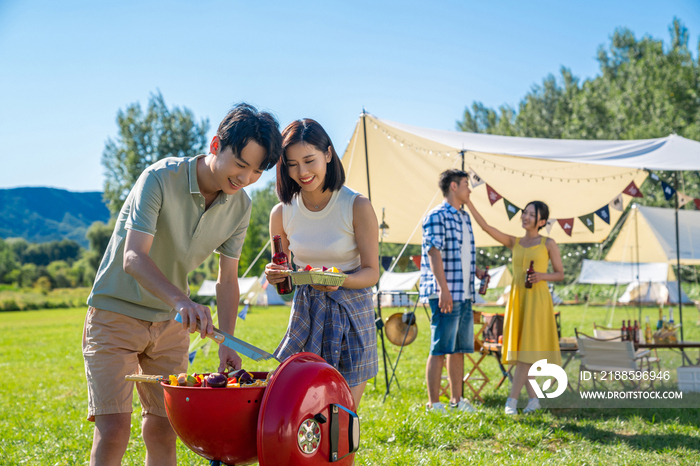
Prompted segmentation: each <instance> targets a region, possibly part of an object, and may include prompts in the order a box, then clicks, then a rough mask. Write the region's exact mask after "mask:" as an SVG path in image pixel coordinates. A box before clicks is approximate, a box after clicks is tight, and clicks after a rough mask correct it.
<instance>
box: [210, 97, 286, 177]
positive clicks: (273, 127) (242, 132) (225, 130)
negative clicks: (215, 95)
mask: <svg viewBox="0 0 700 466" xmlns="http://www.w3.org/2000/svg"><path fill="white" fill-rule="evenodd" d="M216 135H217V136H218V137H219V140H220V141H221V148H220V150H221V151H223V150H224V149H226V148H227V147H231V150H232V151H233V154H234V155H235V156H236V157H237V158H239V157H240V156H241V151H242V150H243V148H244V147H245V146H246V145H247V144H248V143H249V142H250V141H255V142H256V143H258V144H260V146H261V147H262V148H263V149H265V159H264V160H263V162H262V164H261V165H260V169H261V170H269V169H270V168H272V167H274V166H275V164H276V163H277V161H278V160H279V158H280V156H281V155H282V135H281V134H280V126H279V123H277V119H276V118H275V117H274V116H272V114H270V113H268V112H260V111H258V109H256V108H255V107H253V106H252V105H249V104H246V103H240V104H236V105H235V106H234V107H233V108H232V109H231V110H230V111H229V112H228V114H227V115H226V117H225V118H224V119H223V120H222V121H221V124H220V125H219V129H217V130H216Z"/></svg>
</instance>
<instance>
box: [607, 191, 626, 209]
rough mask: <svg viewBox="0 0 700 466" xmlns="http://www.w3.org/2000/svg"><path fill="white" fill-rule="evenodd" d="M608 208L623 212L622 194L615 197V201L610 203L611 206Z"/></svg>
mask: <svg viewBox="0 0 700 466" xmlns="http://www.w3.org/2000/svg"><path fill="white" fill-rule="evenodd" d="M608 206H610V207H612V208H613V209H615V210H619V211H620V212H622V206H623V204H622V194H618V195H617V197H615V199H613V200H612V201H610V204H608Z"/></svg>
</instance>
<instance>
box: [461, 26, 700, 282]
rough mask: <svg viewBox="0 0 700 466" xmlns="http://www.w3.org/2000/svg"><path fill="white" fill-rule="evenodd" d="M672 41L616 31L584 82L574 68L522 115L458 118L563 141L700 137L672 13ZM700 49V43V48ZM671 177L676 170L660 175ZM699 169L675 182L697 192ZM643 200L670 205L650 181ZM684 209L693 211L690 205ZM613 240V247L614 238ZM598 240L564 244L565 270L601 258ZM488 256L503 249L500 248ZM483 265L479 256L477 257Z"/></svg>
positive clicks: (697, 68) (474, 125)
mask: <svg viewBox="0 0 700 466" xmlns="http://www.w3.org/2000/svg"><path fill="white" fill-rule="evenodd" d="M669 31H670V44H669V45H667V46H666V45H664V43H663V41H662V40H658V39H654V38H652V37H650V36H644V37H642V38H641V39H637V38H636V37H635V35H634V34H633V33H632V32H631V31H630V30H628V29H617V30H616V31H614V33H613V34H612V36H611V37H610V42H609V44H608V45H607V47H606V46H601V47H600V48H599V49H598V62H599V64H600V74H599V75H598V76H596V77H594V78H591V79H587V80H585V81H583V82H580V81H579V80H578V79H577V78H576V77H575V76H574V75H573V74H572V73H571V71H570V70H569V69H567V68H562V69H561V70H560V76H559V77H555V76H553V75H549V76H547V77H546V78H545V79H544V80H543V81H542V84H541V85H535V86H533V87H532V89H531V90H530V91H529V92H528V93H527V94H526V95H525V97H524V98H523V99H522V100H521V102H520V104H519V106H518V111H517V113H514V112H512V111H511V112H509V111H508V107H501V108H500V109H499V110H498V111H496V110H494V109H490V108H487V107H484V106H483V105H482V104H480V103H478V102H474V103H473V104H472V107H471V109H470V108H466V109H465V112H464V115H463V118H462V120H461V121H458V122H457V128H458V129H461V130H462V131H470V132H479V133H487V134H499V135H507V136H525V137H543V138H566V139H645V138H658V137H665V136H668V135H669V134H678V135H681V136H683V137H686V138H689V139H694V140H700V63H699V62H698V59H694V58H693V56H692V54H691V52H690V49H689V46H688V44H689V33H688V30H687V28H686V27H685V26H683V24H682V23H681V21H680V20H679V19H678V18H674V20H673V22H672V24H671V26H670V27H669ZM698 50H699V51H700V44H699V47H698ZM659 176H661V177H662V178H663V179H665V180H666V181H667V182H673V181H674V176H675V174H673V173H669V172H660V173H659ZM699 181H700V174H698V173H697V172H684V173H682V174H680V176H679V179H678V188H679V190H680V191H681V192H684V193H685V194H688V195H691V196H693V197H700V189H699V183H698V182H699ZM641 189H642V192H643V193H644V194H645V197H644V198H643V199H638V200H636V202H639V203H641V204H644V205H655V206H663V207H672V206H673V204H672V201H671V202H669V201H666V200H665V198H664V196H663V194H662V193H661V190H660V187H659V186H658V185H656V184H655V183H653V182H650V181H647V182H645V183H644V185H643V186H642V187H641ZM686 208H690V207H689V206H687V207H686ZM608 244H609V245H610V244H612V241H609V242H608ZM594 246H596V245H588V244H581V245H569V244H565V245H561V252H562V257H563V258H564V267H565V272H566V273H567V275H568V276H569V277H573V275H574V274H575V273H576V272H577V271H578V268H579V266H580V261H581V260H582V259H583V258H586V257H588V258H594V257H598V256H601V255H603V254H604V253H605V251H602V254H601V253H600V251H599V248H598V247H597V246H596V247H594ZM489 253H493V254H498V255H499V256H501V255H502V254H503V250H502V249H491V250H490V251H489ZM477 263H478V264H479V265H480V267H481V266H482V265H483V264H484V259H483V258H482V257H478V258H477Z"/></svg>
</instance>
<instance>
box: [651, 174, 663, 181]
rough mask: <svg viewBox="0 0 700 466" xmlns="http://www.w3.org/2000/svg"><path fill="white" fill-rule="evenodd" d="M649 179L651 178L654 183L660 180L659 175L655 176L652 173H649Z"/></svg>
mask: <svg viewBox="0 0 700 466" xmlns="http://www.w3.org/2000/svg"><path fill="white" fill-rule="evenodd" d="M649 178H651V179H652V180H654V181H659V180H660V179H661V178H659V175H657V174H656V173H654V172H649Z"/></svg>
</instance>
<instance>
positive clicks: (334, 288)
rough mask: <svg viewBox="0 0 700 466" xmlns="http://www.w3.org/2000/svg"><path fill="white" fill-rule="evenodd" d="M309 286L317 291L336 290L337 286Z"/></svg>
mask: <svg viewBox="0 0 700 466" xmlns="http://www.w3.org/2000/svg"><path fill="white" fill-rule="evenodd" d="M311 288H313V289H314V290H318V291H337V290H338V288H340V287H339V286H325V285H311Z"/></svg>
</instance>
